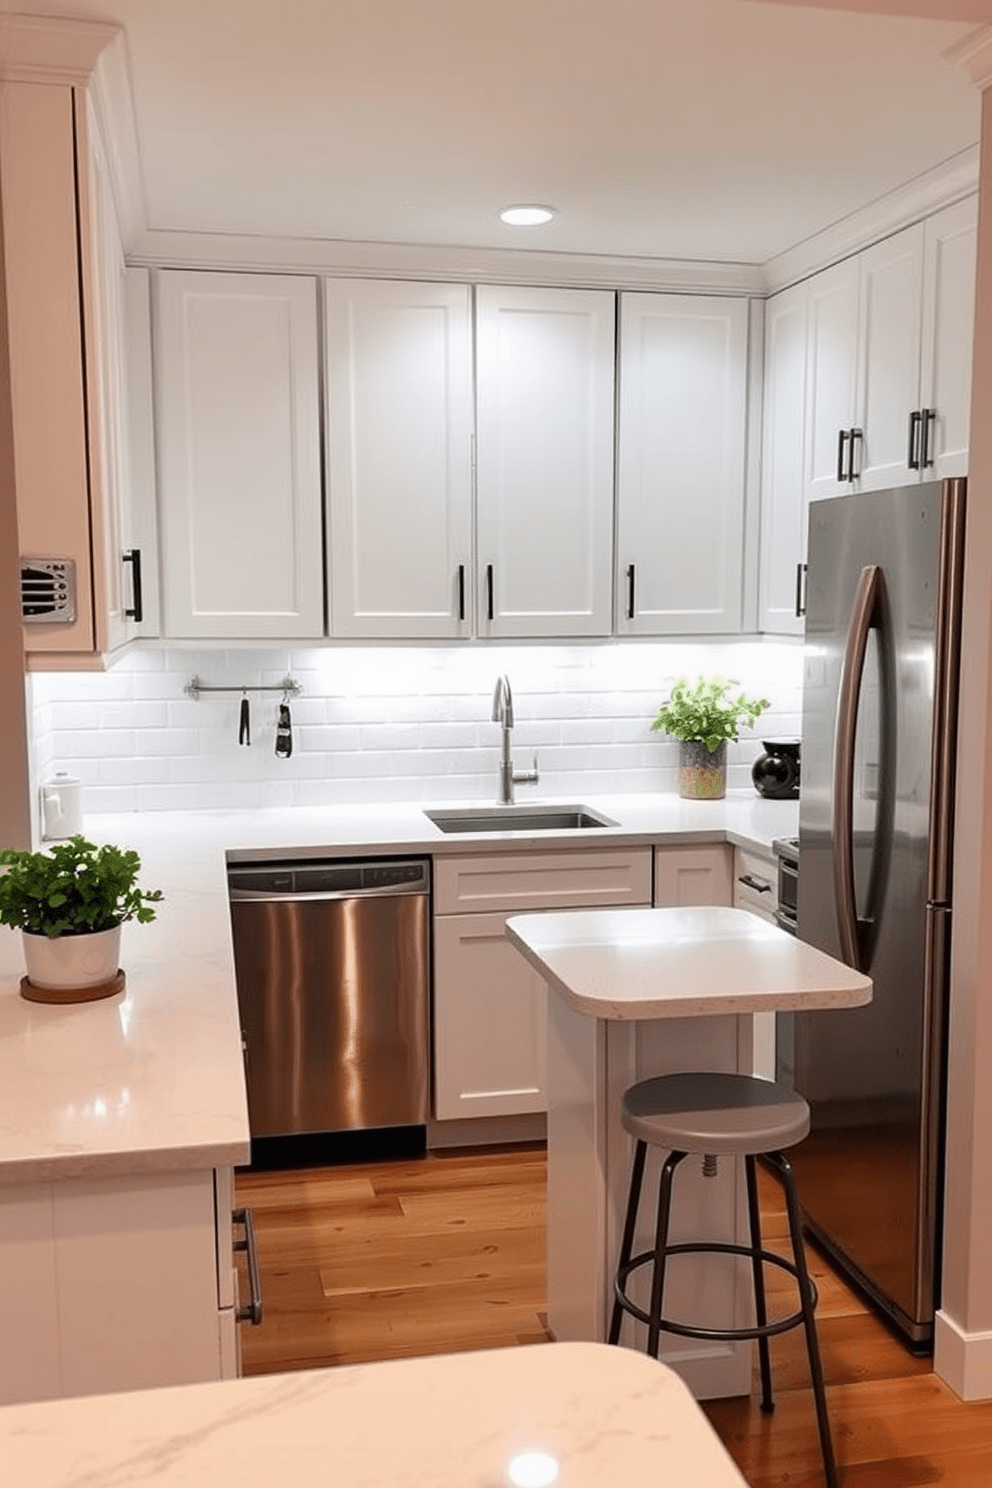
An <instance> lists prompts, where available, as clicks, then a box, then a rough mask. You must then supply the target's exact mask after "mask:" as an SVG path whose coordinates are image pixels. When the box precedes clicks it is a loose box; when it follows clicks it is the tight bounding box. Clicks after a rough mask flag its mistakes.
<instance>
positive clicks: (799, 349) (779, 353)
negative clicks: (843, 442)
mask: <svg viewBox="0 0 992 1488" xmlns="http://www.w3.org/2000/svg"><path fill="white" fill-rule="evenodd" d="M806 310H807V287H806V285H805V284H799V285H796V287H795V288H794V289H787V290H785V291H784V292H783V293H782V294H778V295H775V296H774V297H773V298H772V299H771V300H769V302H768V305H767V308H766V311H765V403H764V438H763V460H762V475H761V544H760V548H761V572H760V580H759V605H760V618H759V624H760V626H761V629H762V630H763V631H771V632H774V633H775V634H778V635H801V634H802V630H803V622H802V619H801V617H800V616H798V615H797V614H796V568H797V565H798V564H800V563H802V562H803V559H804V557H805V550H806V504H805V500H804V491H803V439H804V435H805V427H806V422H805V421H806Z"/></svg>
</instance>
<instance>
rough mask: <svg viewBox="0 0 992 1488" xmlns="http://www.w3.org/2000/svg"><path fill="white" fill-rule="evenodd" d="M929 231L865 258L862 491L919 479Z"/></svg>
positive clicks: (902, 236) (918, 230) (880, 246)
mask: <svg viewBox="0 0 992 1488" xmlns="http://www.w3.org/2000/svg"><path fill="white" fill-rule="evenodd" d="M922 292H923V228H922V226H916V227H911V228H907V230H906V231H905V232H901V233H896V235H895V236H894V237H892V238H887V239H886V240H885V241H884V242H882V243H877V244H876V245H875V247H874V248H869V249H867V250H866V251H865V252H864V253H862V255H861V308H860V325H861V332H860V341H861V353H860V356H861V360H860V367H859V372H858V382H859V388H858V396H857V416H856V417H857V422H858V425H859V427H861V428H862V429H863V430H864V438H863V440H862V442H861V448H860V449H859V450H858V451H856V453H855V466H854V468H855V470H856V471H857V473H858V480H857V484H856V486H855V489H856V490H861V491H880V490H885V489H886V488H887V487H889V486H895V485H901V484H904V483H905V482H906V481H907V480H915V479H916V478H917V477H916V476H915V474H914V473H913V472H912V471H911V470H910V468H909V463H908V459H907V456H908V452H909V418H910V414H911V412H912V411H913V410H914V409H916V408H919V406H920V372H919V367H920V304H921V298H922Z"/></svg>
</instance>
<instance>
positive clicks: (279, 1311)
mask: <svg viewBox="0 0 992 1488" xmlns="http://www.w3.org/2000/svg"><path fill="white" fill-rule="evenodd" d="M545 1177H546V1164H545V1155H544V1149H543V1146H535V1147H528V1148H515V1149H511V1150H509V1151H492V1150H489V1151H486V1152H485V1153H479V1152H454V1153H443V1154H433V1153H432V1154H430V1155H429V1156H427V1157H424V1158H418V1159H408V1160H405V1161H399V1162H387V1163H376V1164H362V1165H349V1166H347V1167H340V1168H310V1169H305V1170H301V1171H296V1172H280V1173H244V1174H239V1175H238V1178H237V1194H238V1202H239V1203H240V1204H247V1205H248V1206H249V1208H251V1210H252V1212H253V1214H254V1218H255V1229H256V1234H257V1237H258V1250H259V1263H260V1267H261V1273H262V1291H263V1295H264V1297H265V1322H264V1323H263V1324H262V1326H261V1327H260V1328H246V1329H243V1330H242V1347H243V1357H244V1371H245V1373H246V1374H264V1373H267V1372H270V1371H272V1370H278V1369H306V1368H310V1367H313V1366H316V1365H327V1364H360V1363H365V1362H367V1361H369V1360H372V1359H391V1358H399V1357H402V1356H405V1355H411V1354H442V1353H452V1352H457V1351H459V1350H464V1349H477V1348H500V1347H503V1346H505V1345H509V1344H519V1343H544V1342H547V1339H548V1335H547V1332H546V1328H545V1324H546V1321H547V1319H546V1316H545V1312H544V1308H545V1299H546V1291H547V1288H546V1271H545V1259H544V1202H545Z"/></svg>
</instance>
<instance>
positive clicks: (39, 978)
mask: <svg viewBox="0 0 992 1488" xmlns="http://www.w3.org/2000/svg"><path fill="white" fill-rule="evenodd" d="M140 867H141V859H140V858H139V857H138V854H137V853H136V852H133V851H131V850H129V849H125V848H120V847H114V846H113V845H111V844H109V843H108V844H105V845H104V846H103V847H97V846H96V845H95V843H92V842H88V841H87V840H86V838H85V837H81V836H78V835H77V836H75V837H70V838H69V839H68V841H67V842H62V843H58V844H56V845H55V846H53V847H52V849H51V851H50V852H27V851H24V852H22V851H19V850H17V849H15V848H7V849H5V850H4V851H3V852H0V868H5V869H6V872H5V873H4V874H3V875H2V876H0V925H10V926H11V927H12V928H13V929H15V930H20V931H21V940H22V944H23V946H24V963H25V966H26V969H27V976H26V977H25V978H24V981H23V982H22V983H21V992H22V995H23V996H25V997H27V998H28V999H29V1000H31V1001H35V1002H86V1001H92V1000H93V999H95V998H97V997H109V996H111V995H112V993H114V992H117V991H119V990H120V989H121V988H122V987H123V985H124V976H123V973H122V972H121V971H120V969H119V963H120V936H121V925H122V924H123V923H124V921H125V920H139V921H141V922H142V923H144V922H147V921H148V920H153V919H154V918H155V910H154V909H153V908H152V905H153V904H154V903H156V902H157V901H158V900H160V899H161V898H162V894H161V892H160V890H158V889H154V890H148V889H140V888H139V887H138V884H137V879H138V871H139V869H140Z"/></svg>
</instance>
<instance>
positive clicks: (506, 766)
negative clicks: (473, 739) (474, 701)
mask: <svg viewBox="0 0 992 1488" xmlns="http://www.w3.org/2000/svg"><path fill="white" fill-rule="evenodd" d="M493 723H498V724H499V726H500V728H501V729H502V730H503V736H502V741H501V745H500V753H499V804H500V805H501V806H512V804H513V787H514V786H515V785H535V784H536V783H537V781H538V779H539V776H538V772H537V751H536V750H535V751H534V768H533V769H532V770H524V771H522V772H521V773H520V774H519V775H517V774H514V770H513V760H512V758H511V756H510V730H511V729H512V727H513V693H512V692H511V691H510V679H509V677H508V676H507V675H506V673H505V672H504V673H503V675H502V676H501V677H497V678H496V691H495V692H494V693H493Z"/></svg>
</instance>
